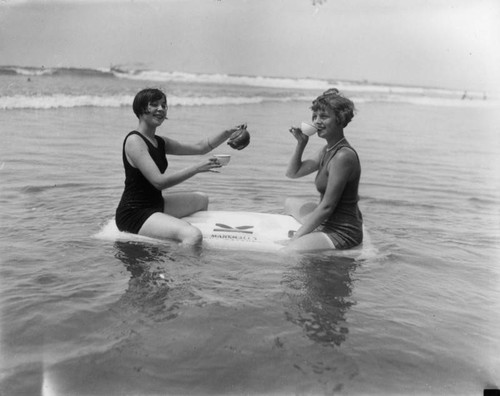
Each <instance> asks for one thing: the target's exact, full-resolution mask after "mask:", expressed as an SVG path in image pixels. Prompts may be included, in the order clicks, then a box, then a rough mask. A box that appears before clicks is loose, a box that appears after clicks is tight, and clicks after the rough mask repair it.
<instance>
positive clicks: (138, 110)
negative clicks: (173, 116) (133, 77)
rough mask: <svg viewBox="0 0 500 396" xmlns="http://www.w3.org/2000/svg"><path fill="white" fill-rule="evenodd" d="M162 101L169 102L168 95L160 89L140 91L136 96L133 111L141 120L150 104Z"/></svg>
mask: <svg viewBox="0 0 500 396" xmlns="http://www.w3.org/2000/svg"><path fill="white" fill-rule="evenodd" d="M162 99H165V101H167V95H165V94H164V93H163V91H161V90H160V89H158V88H145V89H143V90H142V91H139V92H138V93H137V95H135V98H134V103H133V104H132V109H133V110H134V113H135V115H136V116H137V118H139V117H140V116H141V115H143V114H144V113H145V112H146V109H147V108H148V104H149V103H151V102H156V101H158V100H162Z"/></svg>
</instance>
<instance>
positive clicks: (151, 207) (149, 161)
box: [116, 89, 243, 245]
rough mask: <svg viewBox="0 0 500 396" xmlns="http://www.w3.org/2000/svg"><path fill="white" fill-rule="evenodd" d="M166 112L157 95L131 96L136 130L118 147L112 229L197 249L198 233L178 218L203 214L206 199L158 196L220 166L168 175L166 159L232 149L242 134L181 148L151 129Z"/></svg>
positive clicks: (214, 162) (203, 164)
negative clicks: (120, 172)
mask: <svg viewBox="0 0 500 396" xmlns="http://www.w3.org/2000/svg"><path fill="white" fill-rule="evenodd" d="M167 109H168V106H167V97H166V95H165V94H164V93H163V92H162V91H160V90H158V89H144V90H142V91H140V92H139V93H138V94H137V95H136V96H135V99H134V103H133V110H134V113H135V115H136V116H137V118H138V119H139V124H138V126H137V129H135V130H133V131H132V132H130V133H129V134H128V135H127V136H126V137H125V140H124V142H123V151H122V158H123V166H124V167H125V189H124V191H123V195H122V198H121V200H120V203H119V205H118V208H117V209H116V225H117V227H118V229H119V230H120V231H126V232H130V233H133V234H139V235H144V236H148V237H152V238H158V239H173V240H175V241H178V242H181V243H182V244H185V245H197V244H200V243H201V241H202V234H201V232H200V230H199V229H198V228H196V227H193V226H192V225H191V224H189V223H188V222H186V221H184V220H182V219H181V218H182V217H184V216H188V215H190V214H192V213H194V212H197V211H200V210H206V209H207V207H208V197H207V196H206V195H205V194H203V193H200V192H186V193H181V192H179V193H170V194H165V196H163V195H162V191H163V190H166V189H168V188H170V187H172V186H175V185H177V184H179V183H182V182H183V181H185V180H187V179H189V178H191V177H193V176H194V175H196V174H198V173H202V172H209V171H211V170H212V169H214V168H220V167H221V165H220V163H219V162H218V159H217V158H216V157H210V158H207V159H204V160H202V161H200V162H199V163H197V164H194V165H192V166H189V167H187V168H185V169H182V170H180V171H177V172H175V173H167V172H166V170H167V167H168V161H167V157H166V154H173V155H201V154H206V153H209V152H210V151H212V150H213V149H214V148H215V147H217V146H219V145H220V144H222V143H223V142H225V141H226V140H228V139H230V142H229V143H231V140H232V135H233V133H235V132H238V133H240V130H241V129H239V128H238V127H236V128H230V129H227V130H225V131H222V132H219V133H216V134H214V135H212V136H210V137H208V138H204V139H202V140H200V141H199V142H197V143H181V142H178V141H177V140H174V139H172V138H169V137H166V136H157V135H156V128H157V127H159V126H160V125H162V124H163V122H164V121H165V120H166V119H167ZM231 147H233V148H236V149H241V148H243V147H234V146H233V145H231Z"/></svg>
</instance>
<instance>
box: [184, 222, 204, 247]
mask: <svg viewBox="0 0 500 396" xmlns="http://www.w3.org/2000/svg"><path fill="white" fill-rule="evenodd" d="M179 237H180V238H179V239H180V240H181V243H182V244H184V245H199V244H201V242H202V241H203V234H202V233H201V231H200V230H199V229H198V228H196V227H193V226H191V225H189V226H187V227H185V228H184V229H183V230H182V231H181V232H180V234H179Z"/></svg>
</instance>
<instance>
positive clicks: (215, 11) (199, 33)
mask: <svg viewBox="0 0 500 396" xmlns="http://www.w3.org/2000/svg"><path fill="white" fill-rule="evenodd" d="M498 21H500V1H498V0H57V1H56V0H28V1H21V0H0V65H18V66H35V67H41V66H45V67H56V66H67V67H89V68H101V67H109V66H110V65H125V66H128V67H132V68H147V69H156V70H163V71H182V72H191V73H210V74H213V73H220V74H240V75H241V74H243V75H261V76H282V77H312V78H330V79H341V80H354V81H365V80H367V81H370V82H379V83H391V84H398V85H417V86H420V85H421V86H427V87H443V88H453V89H463V90H471V91H486V92H489V91H492V92H500V67H499V66H500V50H499V48H500V45H499V43H500V27H499V26H500V23H498Z"/></svg>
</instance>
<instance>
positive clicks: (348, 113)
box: [311, 88, 356, 128]
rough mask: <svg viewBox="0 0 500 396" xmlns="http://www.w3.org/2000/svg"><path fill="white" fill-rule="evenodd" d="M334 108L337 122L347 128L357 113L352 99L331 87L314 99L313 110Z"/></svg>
mask: <svg viewBox="0 0 500 396" xmlns="http://www.w3.org/2000/svg"><path fill="white" fill-rule="evenodd" d="M326 108H329V109H331V110H333V112H334V114H335V118H336V120H337V123H338V124H340V125H342V128H345V127H346V126H347V124H349V123H350V122H351V120H352V119H353V117H354V114H355V113H356V108H355V107H354V103H353V102H352V100H350V99H348V98H346V97H345V96H344V95H342V94H341V93H340V91H339V90H338V89H337V88H330V89H329V90H327V91H325V92H323V93H322V94H321V95H320V96H318V97H317V98H316V99H314V100H313V102H312V106H311V110H312V111H318V110H325V109H326Z"/></svg>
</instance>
